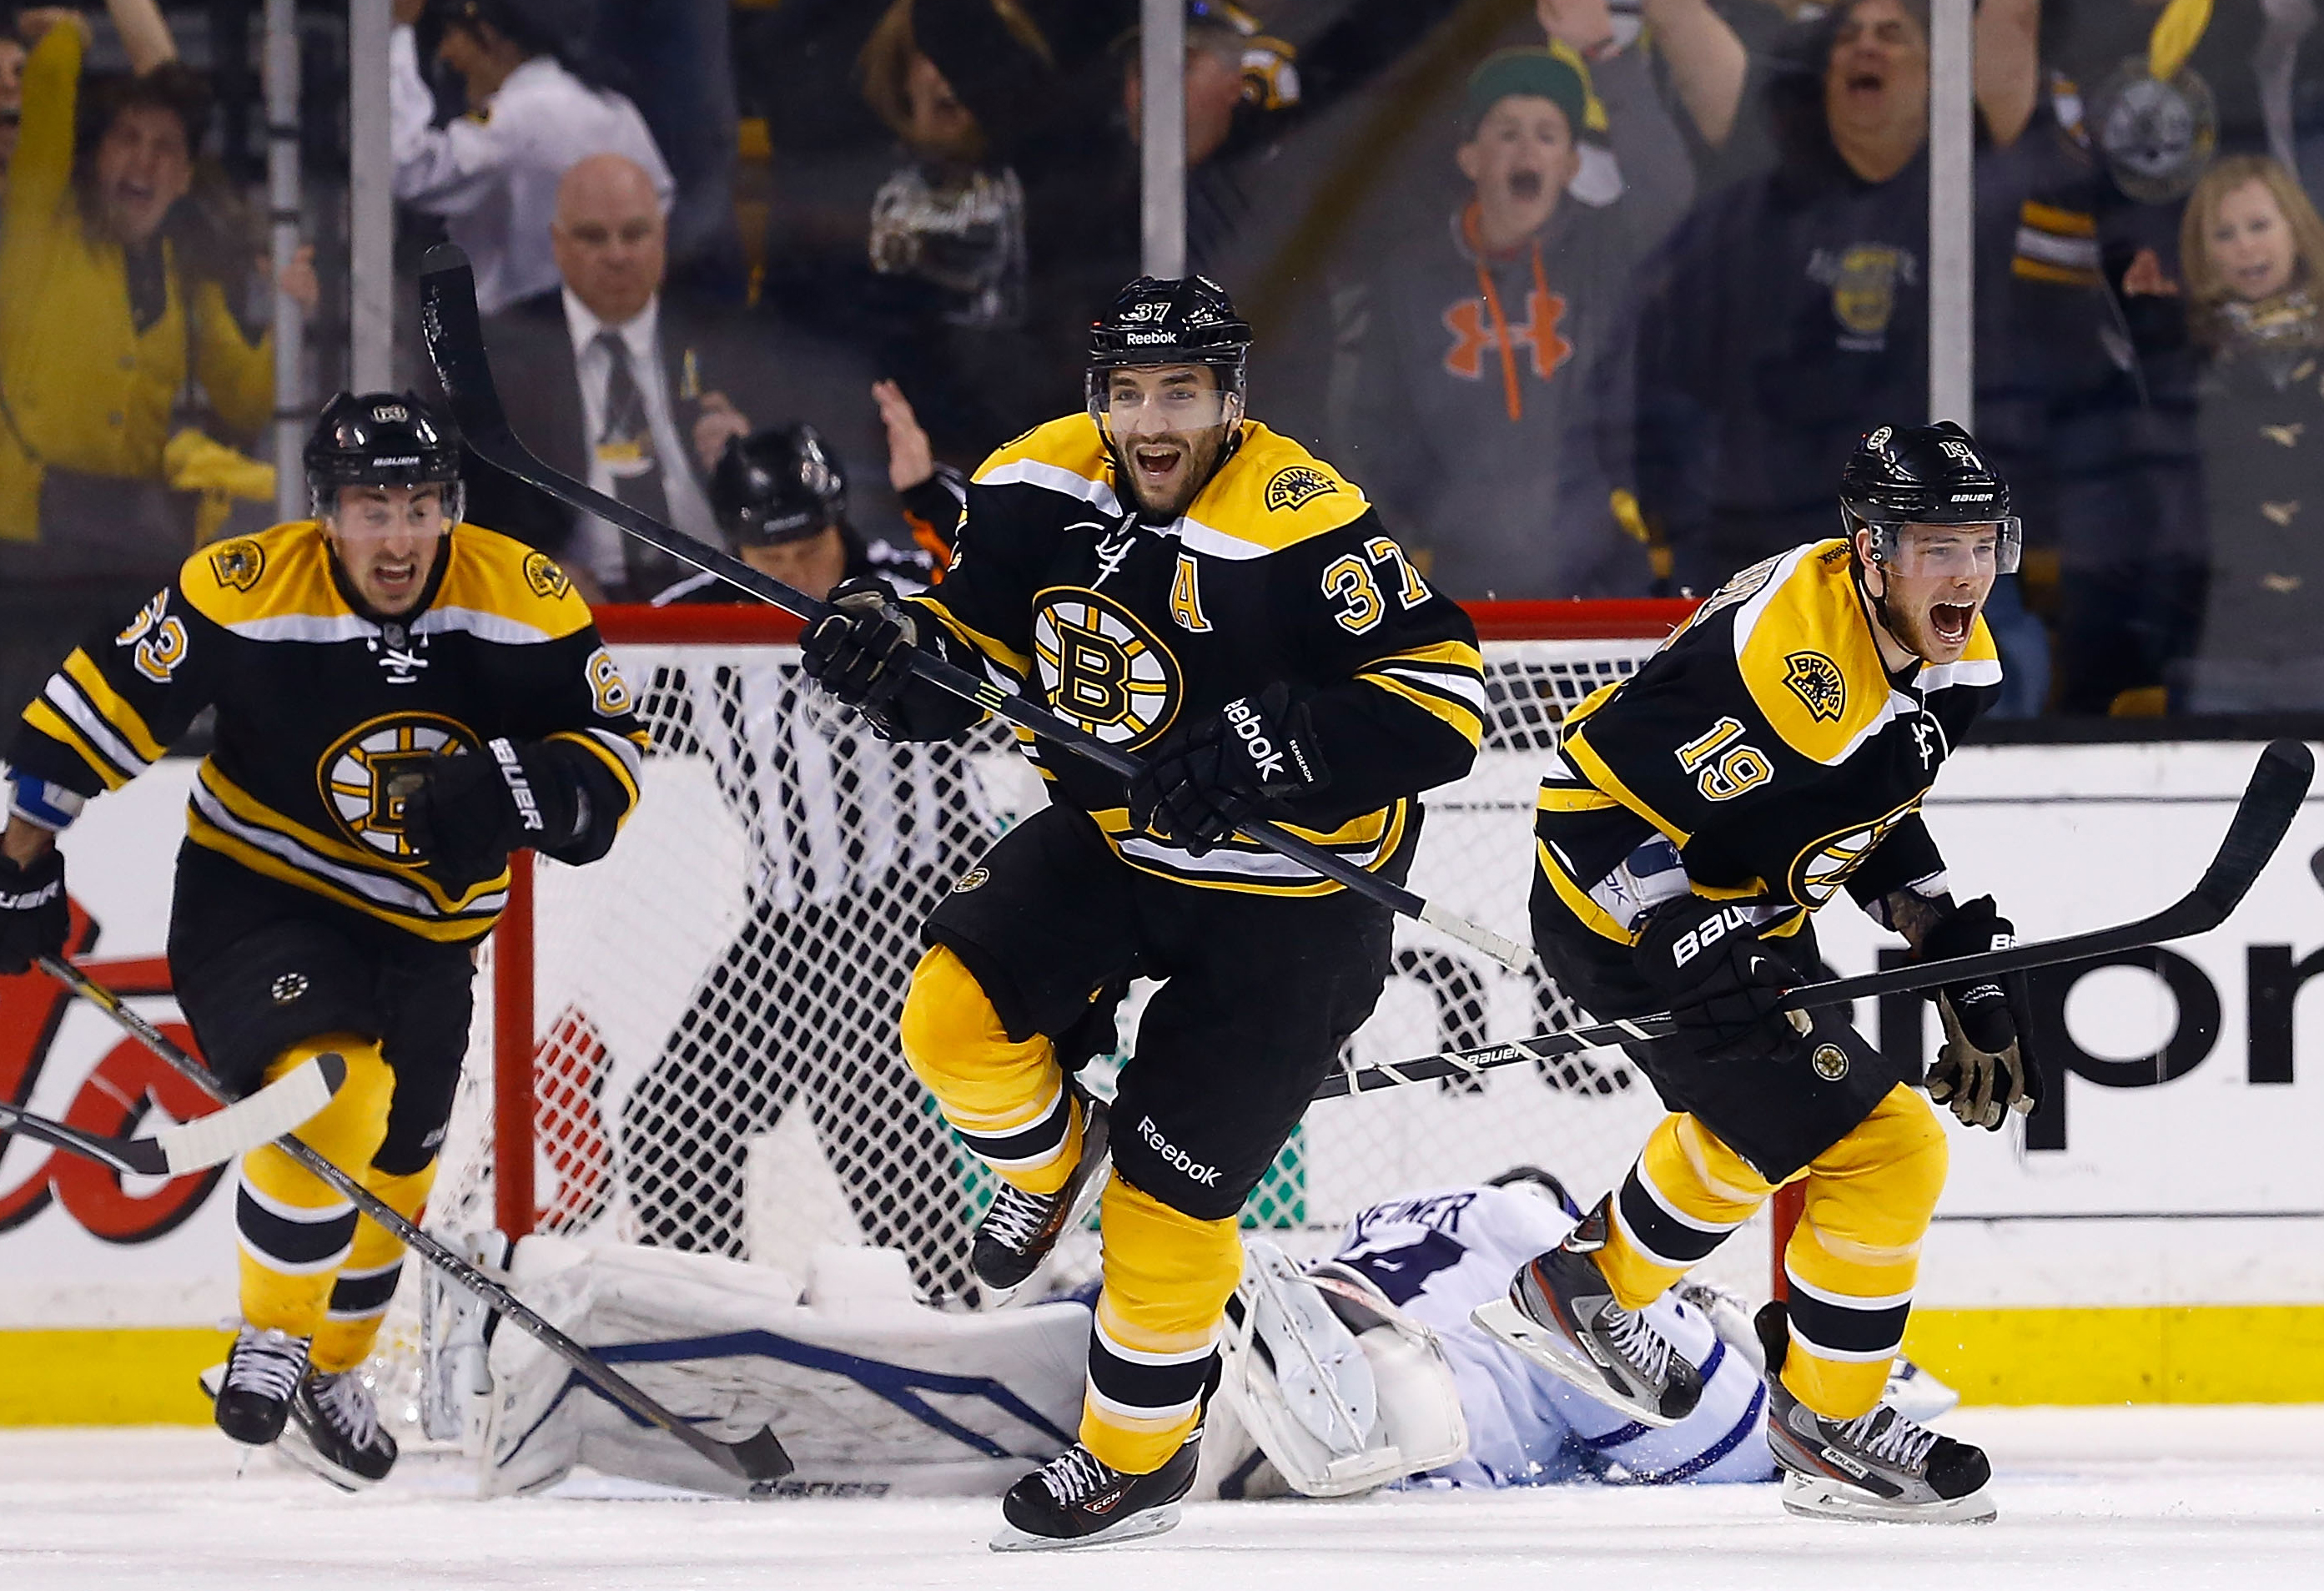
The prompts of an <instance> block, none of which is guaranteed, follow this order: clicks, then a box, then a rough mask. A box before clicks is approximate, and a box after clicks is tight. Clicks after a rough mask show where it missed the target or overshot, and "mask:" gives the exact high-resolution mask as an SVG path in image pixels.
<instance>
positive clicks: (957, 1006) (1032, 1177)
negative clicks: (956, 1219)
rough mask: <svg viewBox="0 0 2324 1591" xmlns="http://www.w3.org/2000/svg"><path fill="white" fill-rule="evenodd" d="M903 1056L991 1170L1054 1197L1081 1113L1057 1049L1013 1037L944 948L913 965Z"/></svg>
mask: <svg viewBox="0 0 2324 1591" xmlns="http://www.w3.org/2000/svg"><path fill="white" fill-rule="evenodd" d="M901 1037H902V1040H903V1046H904V1058H905V1059H907V1060H908V1061H910V1062H911V1065H912V1070H913V1072H914V1073H915V1074H917V1075H918V1078H919V1079H920V1081H921V1082H923V1083H925V1084H927V1088H928V1092H929V1093H931V1094H933V1095H935V1096H936V1104H937V1105H939V1106H940V1107H941V1108H942V1109H943V1111H944V1115H945V1121H947V1122H949V1123H951V1124H952V1126H953V1130H954V1131H955V1132H957V1133H959V1134H960V1135H961V1137H962V1138H963V1139H964V1140H965V1141H966V1142H967V1144H968V1146H969V1148H970V1149H971V1150H972V1151H973V1152H975V1154H976V1155H977V1158H979V1159H980V1160H982V1161H984V1163H985V1164H986V1165H988V1166H990V1167H991V1168H992V1170H993V1172H994V1173H995V1174H996V1175H998V1176H1000V1177H1001V1178H1004V1179H1007V1180H1008V1181H1010V1183H1013V1184H1014V1185H1015V1186H1017V1187H1019V1188H1021V1189H1024V1190H1025V1191H1026V1192H1028V1193H1042V1194H1047V1193H1055V1192H1056V1191H1057V1189H1060V1188H1062V1187H1064V1186H1065V1182H1066V1180H1067V1179H1069V1178H1070V1177H1071V1176H1072V1175H1073V1172H1074V1166H1076V1165H1077V1164H1079V1163H1080V1161H1081V1148H1082V1113H1081V1107H1080V1105H1079V1103H1078V1102H1077V1101H1076V1100H1074V1098H1073V1096H1071V1095H1070V1094H1069V1093H1068V1091H1067V1090H1066V1088H1065V1071H1064V1069H1063V1068H1060V1067H1059V1066H1058V1065H1057V1055H1056V1046H1055V1045H1053V1044H1052V1043H1051V1042H1050V1041H1049V1040H1048V1039H1047V1038H1046V1037H1044V1036H1043V1035H1041V1034H1039V1033H1036V1034H1034V1035H1033V1036H1032V1037H1031V1038H1029V1039H1026V1040H1022V1041H1018V1040H1012V1039H1011V1038H1010V1037H1009V1033H1008V1031H1007V1029H1006V1028H1005V1026H1004V1025H1003V1024H1002V1022H1001V1013H1000V1012H999V1011H997V1010H995V1009H994V1007H993V1004H992V1002H991V999H990V998H988V997H987V996H986V994H985V993H984V989H983V987H982V985H980V984H979V983H978V982H977V980H976V978H975V976H973V974H971V973H970V971H969V969H968V967H967V965H966V964H965V963H964V962H963V961H962V960H961V958H960V957H958V956H956V955H954V953H953V951H952V950H951V949H949V948H946V947H945V946H943V945H938V946H936V947H935V948H932V949H930V950H929V951H928V953H927V955H925V956H923V957H921V958H920V964H919V966H918V967H915V968H914V969H913V971H912V987H911V993H910V994H908V995H907V996H906V997H905V1001H904V1017H903V1022H902V1024H901Z"/></svg>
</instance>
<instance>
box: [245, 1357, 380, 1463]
mask: <svg viewBox="0 0 2324 1591" xmlns="http://www.w3.org/2000/svg"><path fill="white" fill-rule="evenodd" d="M275 1449H276V1451H278V1452H280V1453H281V1455H282V1457H285V1458H288V1459H289V1460H291V1463H293V1464H296V1465H297V1466H299V1467H300V1468H301V1469H305V1470H309V1471H311V1472H312V1473H313V1474H315V1475H320V1476H321V1477H322V1478H323V1479H325V1480H327V1481H328V1482H330V1483H331V1485H335V1486H337V1487H338V1488H339V1489H340V1490H341V1491H343V1492H359V1491H361V1490H363V1489H364V1487H365V1486H375V1485H378V1484H379V1483H380V1482H382V1481H383V1480H385V1479H386V1478H387V1472H388V1471H389V1470H391V1469H392V1468H394V1467H395V1458H396V1447H395V1438H393V1437H392V1436H389V1435H388V1434H387V1432H386V1431H385V1430H384V1429H381V1426H380V1423H379V1405H378V1404H377V1403H376V1402H375V1401H373V1398H372V1394H371V1388H369V1387H367V1386H365V1385H364V1383H363V1378H362V1374H361V1373H360V1372H357V1371H353V1370H350V1371H347V1372H346V1373H344V1374H337V1375H326V1374H310V1375H309V1376H308V1377H307V1378H306V1379H305V1380H304V1381H302V1382H300V1383H299V1391H298V1393H297V1395H296V1396H294V1397H293V1398H292V1399H291V1423H290V1424H289V1426H287V1427H286V1428H285V1429H283V1432H282V1439H281V1441H279V1442H277V1443H276V1444H275Z"/></svg>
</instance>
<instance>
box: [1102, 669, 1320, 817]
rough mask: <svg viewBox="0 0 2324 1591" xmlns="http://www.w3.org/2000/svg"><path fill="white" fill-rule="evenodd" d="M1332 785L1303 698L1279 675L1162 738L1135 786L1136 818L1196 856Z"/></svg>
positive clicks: (1132, 797)
mask: <svg viewBox="0 0 2324 1591" xmlns="http://www.w3.org/2000/svg"><path fill="white" fill-rule="evenodd" d="M1330 782H1332V772H1331V770H1330V769H1329V768H1327V767H1325V766H1324V765H1323V752H1322V750H1321V749H1320V748H1319V747H1318V746H1317V745H1316V744H1315V726H1314V723H1313V721H1312V720H1311V719H1310V718H1309V717H1308V714H1307V706H1306V704H1305V702H1295V701H1293V700H1292V699H1291V688H1290V687H1289V686H1287V685H1286V684H1284V683H1283V682H1282V681H1281V680H1277V681H1276V682H1275V683H1274V684H1272V685H1269V686H1268V688H1267V689H1264V690H1262V691H1260V692H1259V694H1258V695H1256V696H1246V697H1242V698H1238V699H1236V700H1234V701H1231V702H1229V703H1227V705H1226V706H1225V707H1223V708H1221V709H1220V710H1219V712H1218V714H1217V716H1216V717H1211V718H1206V719H1203V720H1202V721H1200V722H1198V723H1196V724H1194V725H1193V726H1182V727H1180V728H1177V729H1174V730H1172V731H1171V732H1170V733H1169V734H1167V735H1164V736H1163V737H1162V738H1161V739H1160V740H1158V741H1157V742H1156V743H1155V745H1154V750H1153V752H1152V753H1151V754H1149V755H1148V759H1147V763H1146V769H1145V772H1142V773H1140V774H1139V776H1138V777H1137V778H1136V779H1133V780H1131V781H1130V823H1131V825H1132V826H1133V827H1135V828H1142V829H1144V830H1146V831H1147V832H1148V833H1149V834H1152V835H1156V836H1158V837H1161V838H1163V839H1175V840H1176V841H1177V842H1178V843H1179V844H1180V845H1182V846H1185V847H1186V854H1187V855H1188V856H1203V855H1205V854H1207V853H1208V852H1209V851H1210V849H1211V847H1212V846H1215V845H1217V844H1218V843H1219V842H1220V841H1221V840H1223V839H1225V838H1226V837H1228V836H1229V835H1231V834H1232V833H1234V832H1235V830H1237V829H1238V828H1241V827H1242V826H1243V825H1244V824H1246V823H1248V822H1250V820H1251V819H1254V818H1259V817H1262V816H1265V815H1267V814H1268V813H1269V812H1271V811H1274V810H1277V809H1279V806H1280V803H1282V802H1285V801H1289V800H1296V799H1297V798H1298V797H1300V796H1304V795H1311V794H1313V793H1314V792H1315V791H1319V790H1322V789H1323V787H1324V786H1325V785H1327V784H1329V783H1330Z"/></svg>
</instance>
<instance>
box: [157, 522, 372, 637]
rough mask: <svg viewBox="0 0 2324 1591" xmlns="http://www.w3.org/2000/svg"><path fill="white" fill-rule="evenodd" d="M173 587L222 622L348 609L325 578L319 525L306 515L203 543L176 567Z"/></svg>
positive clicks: (326, 567) (336, 612) (327, 576)
mask: <svg viewBox="0 0 2324 1591" xmlns="http://www.w3.org/2000/svg"><path fill="white" fill-rule="evenodd" d="M178 589H179V590H180V592H181V593H183V594H184V596H185V599H186V601H187V602H188V603H189V604H191V605H192V606H193V608H194V611H195V612H197V613H198V614H200V615H202V616H203V617H204V618H206V619H208V620H209V621H210V622H211V623H212V624H218V625H222V626H225V627H227V628H232V627H233V626H235V625H236V624H249V623H251V622H252V621H254V620H259V619H272V618H282V617H291V616H305V617H317V618H327V617H337V616H338V615H345V614H347V613H348V612H349V611H350V610H349V609H348V607H347V605H346V600H345V599H344V598H343V597H340V595H339V592H338V587H336V586H334V585H333V584H332V583H331V569H330V554H329V552H328V551H327V550H326V549H325V547H324V545H323V529H322V526H321V525H320V524H319V523H318V522H316V521H314V520H311V519H296V520H291V521H288V522H286V523H282V524H279V525H276V526H274V527H273V528H272V529H271V530H265V531H261V532H259V533H258V534H257V535H255V536H237V537H235V538H234V539H233V540H231V541H219V542H217V543H215V544H214V545H212V546H208V547H205V548H203V549H202V550H200V551H198V552H197V553H195V554H194V555H193V556H192V557H191V558H189V559H188V560H186V561H185V563H184V564H183V565H181V566H180V569H179V570H178Z"/></svg>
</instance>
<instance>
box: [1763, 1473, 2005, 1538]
mask: <svg viewBox="0 0 2324 1591" xmlns="http://www.w3.org/2000/svg"><path fill="white" fill-rule="evenodd" d="M1784 1512H1787V1513H1796V1514H1798V1515H1799V1516H1800V1517H1801V1518H1802V1519H1840V1520H1853V1521H1856V1522H1859V1523H1865V1524H1895V1525H1985V1524H1991V1523H1992V1522H1994V1520H1995V1519H1996V1518H1997V1517H1998V1515H1999V1510H1997V1509H1996V1508H1995V1507H1994V1505H1993V1499H1992V1498H1991V1497H1989V1496H1987V1495H1986V1494H1985V1492H1984V1490H1983V1489H1982V1488H1979V1489H1978V1490H1977V1491H1974V1492H1971V1493H1970V1494H1969V1495H1968V1496H1966V1497H1955V1498H1953V1499H1952V1500H1951V1501H1950V1502H1944V1503H1891V1502H1889V1501H1888V1500H1887V1499H1886V1498H1883V1497H1876V1496H1874V1495H1873V1494H1871V1493H1869V1492H1867V1491H1865V1490H1863V1489H1862V1488H1861V1487H1858V1486H1851V1485H1849V1484H1848V1483H1847V1482H1845V1481H1836V1480H1831V1479H1827V1478H1826V1477H1824V1476H1821V1475H1802V1474H1800V1473H1799V1472H1798V1471H1796V1470H1786V1471H1785V1472H1784Z"/></svg>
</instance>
